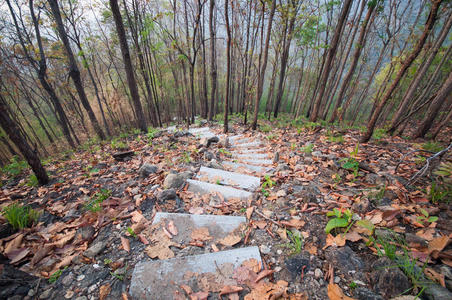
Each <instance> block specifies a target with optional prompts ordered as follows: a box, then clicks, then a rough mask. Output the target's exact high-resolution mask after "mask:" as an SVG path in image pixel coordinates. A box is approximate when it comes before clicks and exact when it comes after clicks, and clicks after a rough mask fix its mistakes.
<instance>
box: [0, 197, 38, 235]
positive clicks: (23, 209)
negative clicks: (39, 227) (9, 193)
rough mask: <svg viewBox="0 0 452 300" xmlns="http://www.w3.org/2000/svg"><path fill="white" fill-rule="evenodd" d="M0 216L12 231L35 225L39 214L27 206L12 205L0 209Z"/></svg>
mask: <svg viewBox="0 0 452 300" xmlns="http://www.w3.org/2000/svg"><path fill="white" fill-rule="evenodd" d="M1 214H2V215H3V216H4V217H5V218H6V220H7V221H8V223H9V224H10V225H11V226H12V227H13V229H14V230H17V229H24V228H25V227H29V226H31V225H33V224H34V223H36V222H37V221H38V219H39V216H40V215H41V212H39V211H37V210H34V209H32V208H31V207H28V206H23V205H20V204H18V203H13V204H11V205H9V206H7V207H5V208H3V209H2V212H1Z"/></svg>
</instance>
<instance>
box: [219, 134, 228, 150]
mask: <svg viewBox="0 0 452 300" xmlns="http://www.w3.org/2000/svg"><path fill="white" fill-rule="evenodd" d="M218 144H219V145H220V146H221V147H223V148H227V147H229V138H228V137H227V136H222V137H220V140H219V141H218Z"/></svg>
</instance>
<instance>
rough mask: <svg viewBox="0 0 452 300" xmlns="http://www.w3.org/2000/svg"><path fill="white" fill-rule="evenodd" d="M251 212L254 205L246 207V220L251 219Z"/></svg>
mask: <svg viewBox="0 0 452 300" xmlns="http://www.w3.org/2000/svg"><path fill="white" fill-rule="evenodd" d="M253 212H254V206H251V207H248V208H247V209H246V219H247V220H250V219H251V216H252V215H253Z"/></svg>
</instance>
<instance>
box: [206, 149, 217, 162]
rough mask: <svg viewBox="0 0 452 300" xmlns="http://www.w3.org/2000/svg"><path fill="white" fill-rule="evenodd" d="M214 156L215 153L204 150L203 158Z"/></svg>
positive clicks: (207, 158)
mask: <svg viewBox="0 0 452 300" xmlns="http://www.w3.org/2000/svg"><path fill="white" fill-rule="evenodd" d="M214 158H215V155H214V154H213V153H212V152H209V151H206V152H204V159H205V160H209V161H210V160H212V159H214Z"/></svg>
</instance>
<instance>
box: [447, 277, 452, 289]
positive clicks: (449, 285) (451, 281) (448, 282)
mask: <svg viewBox="0 0 452 300" xmlns="http://www.w3.org/2000/svg"><path fill="white" fill-rule="evenodd" d="M446 288H447V289H448V290H449V291H451V292H452V280H447V279H446Z"/></svg>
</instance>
